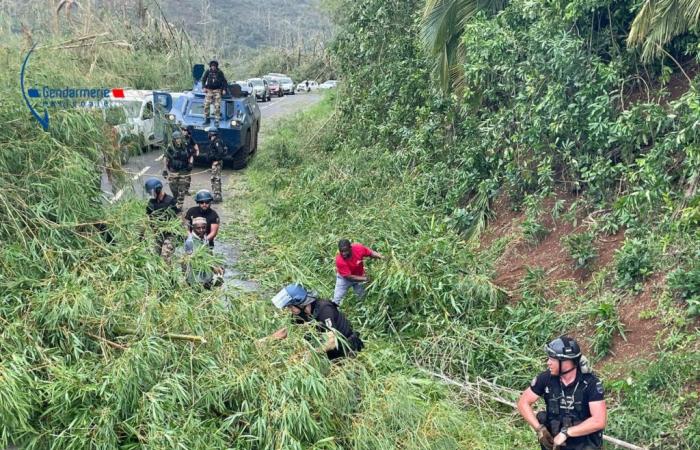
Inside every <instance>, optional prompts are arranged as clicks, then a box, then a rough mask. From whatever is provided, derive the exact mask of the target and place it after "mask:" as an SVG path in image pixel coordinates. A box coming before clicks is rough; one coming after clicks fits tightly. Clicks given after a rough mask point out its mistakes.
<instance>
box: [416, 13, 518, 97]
mask: <svg viewBox="0 0 700 450" xmlns="http://www.w3.org/2000/svg"><path fill="white" fill-rule="evenodd" d="M505 3H506V0H427V1H426V4H425V11H424V13H423V21H422V27H421V38H422V40H423V44H424V45H425V47H426V48H427V50H428V51H429V52H430V54H431V55H432V56H433V57H434V62H433V70H434V73H435V75H436V76H437V78H438V79H439V80H440V86H441V87H442V89H443V90H444V91H448V90H449V89H450V87H451V86H453V85H455V84H459V79H460V77H459V75H458V74H459V72H460V71H459V61H460V59H461V58H460V51H461V37H462V32H463V31H464V27H465V25H466V23H467V21H468V20H469V19H470V18H471V17H472V16H474V14H476V13H477V12H479V11H487V12H496V11H499V10H500V9H502V8H503V6H505Z"/></svg>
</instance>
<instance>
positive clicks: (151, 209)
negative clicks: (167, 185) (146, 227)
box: [146, 194, 180, 220]
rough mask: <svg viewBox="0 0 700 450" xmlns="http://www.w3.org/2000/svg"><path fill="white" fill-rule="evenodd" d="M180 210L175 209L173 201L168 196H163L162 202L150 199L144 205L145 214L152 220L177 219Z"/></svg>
mask: <svg viewBox="0 0 700 450" xmlns="http://www.w3.org/2000/svg"><path fill="white" fill-rule="evenodd" d="M179 212H180V210H179V209H178V207H177V202H176V201H175V199H174V198H173V197H172V196H171V195H168V194H165V195H164V196H163V199H162V200H157V199H154V198H151V199H149V200H148V204H147V205H146V213H147V214H148V215H149V216H150V217H153V218H157V219H161V220H170V219H173V218H175V217H177V213H179Z"/></svg>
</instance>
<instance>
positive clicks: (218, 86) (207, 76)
mask: <svg viewBox="0 0 700 450" xmlns="http://www.w3.org/2000/svg"><path fill="white" fill-rule="evenodd" d="M202 87H203V88H204V94H205V97H204V125H209V123H210V120H209V108H210V105H211V104H212V102H213V103H214V124H215V126H217V127H218V126H219V117H221V96H222V95H223V94H224V91H225V90H226V88H227V87H228V82H227V81H226V77H225V76H224V73H223V72H222V71H221V70H219V63H218V61H209V70H207V71H205V72H204V75H202Z"/></svg>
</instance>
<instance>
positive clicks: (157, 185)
mask: <svg viewBox="0 0 700 450" xmlns="http://www.w3.org/2000/svg"><path fill="white" fill-rule="evenodd" d="M144 188H145V189H146V192H148V193H149V194H153V193H154V192H155V193H156V194H159V193H160V191H161V190H162V189H163V183H162V182H161V181H160V180H159V179H158V178H149V179H148V180H146V184H145V185H144Z"/></svg>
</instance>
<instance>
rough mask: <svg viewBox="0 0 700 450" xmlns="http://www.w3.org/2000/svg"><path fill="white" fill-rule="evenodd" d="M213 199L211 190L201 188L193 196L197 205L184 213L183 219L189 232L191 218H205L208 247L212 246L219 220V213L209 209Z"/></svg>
mask: <svg viewBox="0 0 700 450" xmlns="http://www.w3.org/2000/svg"><path fill="white" fill-rule="evenodd" d="M213 199H214V196H212V195H211V192H209V191H207V190H206V189H202V190H201V191H199V192H197V194H196V195H195V196H194V201H195V202H197V205H198V206H193V207H192V208H190V209H188V210H187V213H185V221H186V222H187V226H188V228H189V231H190V232H191V231H192V219H194V218H195V217H204V218H205V219H207V231H206V233H207V236H206V239H207V241H208V242H209V247H214V238H215V237H216V235H217V234H218V233H219V222H220V221H219V215H218V214H217V213H216V211H214V210H213V209H211V202H212V200H213Z"/></svg>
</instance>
